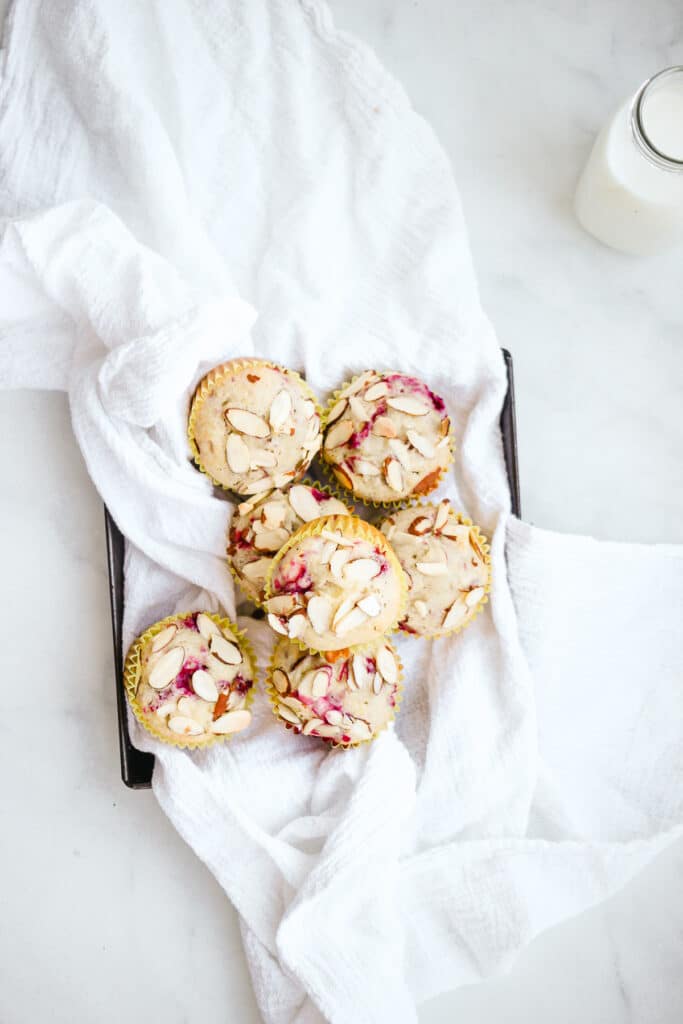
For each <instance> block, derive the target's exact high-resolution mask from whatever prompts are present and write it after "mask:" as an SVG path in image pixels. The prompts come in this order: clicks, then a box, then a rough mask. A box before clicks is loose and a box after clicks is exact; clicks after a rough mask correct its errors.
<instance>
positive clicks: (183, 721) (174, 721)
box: [168, 715, 204, 736]
mask: <svg viewBox="0 0 683 1024" xmlns="http://www.w3.org/2000/svg"><path fill="white" fill-rule="evenodd" d="M168 727H169V729H170V730H171V732H175V733H177V734H178V735H179V736H199V734H200V733H202V732H204V730H203V729H202V727H201V725H200V724H199V722H195V720H194V718H187V717H186V716H185V715H173V716H172V717H171V718H169V720H168Z"/></svg>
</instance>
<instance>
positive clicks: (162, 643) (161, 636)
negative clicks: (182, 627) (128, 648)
mask: <svg viewBox="0 0 683 1024" xmlns="http://www.w3.org/2000/svg"><path fill="white" fill-rule="evenodd" d="M177 632H178V627H177V626H176V625H175V623H172V624H171V625H170V626H167V627H166V629H162V631H161V633H157V635H156V636H155V637H154V639H153V640H152V654H156V653H157V652H158V651H163V649H164V647H168V645H169V644H170V642H171V640H172V639H173V637H174V636H175V635H176V633H177Z"/></svg>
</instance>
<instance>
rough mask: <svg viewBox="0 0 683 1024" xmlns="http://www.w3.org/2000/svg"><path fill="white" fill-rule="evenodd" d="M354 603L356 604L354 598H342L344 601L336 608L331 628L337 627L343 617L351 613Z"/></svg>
mask: <svg viewBox="0 0 683 1024" xmlns="http://www.w3.org/2000/svg"><path fill="white" fill-rule="evenodd" d="M355 603H356V599H355V597H345V598H344V600H343V601H342V602H341V603H340V604H339V606H338V607H337V610H336V612H335V613H334V618H333V619H332V628H333V629H334V627H335V626H336V625H337V623H338V622H339V621H340V620H341V619H343V618H344V616H345V615H347V614H348V613H349V612H350V611H351V609H352V608H353V606H354V605H355Z"/></svg>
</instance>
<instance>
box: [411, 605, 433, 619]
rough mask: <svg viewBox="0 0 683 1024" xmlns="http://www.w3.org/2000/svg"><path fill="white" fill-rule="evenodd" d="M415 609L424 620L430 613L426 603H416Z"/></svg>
mask: <svg viewBox="0 0 683 1024" xmlns="http://www.w3.org/2000/svg"><path fill="white" fill-rule="evenodd" d="M413 607H414V609H415V611H416V613H417V614H418V615H419V616H421V617H422V618H424V617H425V615H426V614H427V612H428V611H429V609H428V608H427V605H426V604H425V602H424V601H416V602H415V604H414V605H413Z"/></svg>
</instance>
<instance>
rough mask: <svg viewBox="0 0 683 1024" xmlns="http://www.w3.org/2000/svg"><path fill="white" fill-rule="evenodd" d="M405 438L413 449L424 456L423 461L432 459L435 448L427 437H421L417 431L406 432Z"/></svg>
mask: <svg viewBox="0 0 683 1024" xmlns="http://www.w3.org/2000/svg"><path fill="white" fill-rule="evenodd" d="M406 436H407V438H408V440H409V441H410V443H411V444H412V446H413V448H415V449H416V451H418V452H419V453H420V455H424V457H425V459H433V458H434V454H435V448H434V445H433V444H432V442H431V441H430V440H429V438H427V437H423V436H422V434H418V432H417V430H407V431H406Z"/></svg>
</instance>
